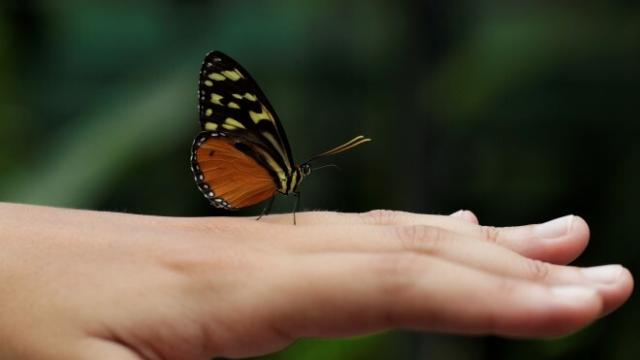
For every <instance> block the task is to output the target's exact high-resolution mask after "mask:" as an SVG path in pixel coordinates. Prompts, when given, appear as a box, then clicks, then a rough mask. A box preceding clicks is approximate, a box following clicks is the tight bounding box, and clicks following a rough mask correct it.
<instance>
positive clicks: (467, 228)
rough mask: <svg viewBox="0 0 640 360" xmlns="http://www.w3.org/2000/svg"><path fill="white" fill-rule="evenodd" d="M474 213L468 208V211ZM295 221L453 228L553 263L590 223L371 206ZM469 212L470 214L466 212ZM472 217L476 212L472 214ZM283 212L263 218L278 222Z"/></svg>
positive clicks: (577, 247) (571, 254)
mask: <svg viewBox="0 0 640 360" xmlns="http://www.w3.org/2000/svg"><path fill="white" fill-rule="evenodd" d="M469 213H470V214H471V215H473V214H472V213H471V212H469ZM297 216H298V219H299V220H298V224H302V225H304V224H306V225H323V226H324V225H429V226H435V227H440V228H443V229H446V230H449V231H455V232H458V233H460V234H464V235H467V236H470V237H472V238H473V239H478V240H483V241H487V242H493V243H496V244H498V245H500V246H504V247H506V248H508V249H511V250H513V251H516V252H518V253H519V254H521V255H523V256H526V257H529V258H532V259H537V260H541V261H546V262H550V263H554V264H567V263H569V262H571V261H573V260H574V259H575V258H577V257H578V256H579V255H580V254H581V253H582V251H584V249H585V248H586V246H587V244H588V242H589V226H588V225H587V223H586V222H585V221H584V220H583V219H582V218H580V217H579V216H574V215H569V216H565V217H561V218H558V219H555V220H551V221H548V222H546V223H543V224H536V225H525V226H515V227H504V228H499V227H492V226H477V225H475V224H472V223H469V222H466V221H460V219H459V218H457V217H453V216H441V215H425V214H413V213H408V212H402V211H391V210H374V211H370V212H366V213H361V214H350V213H336V212H306V213H300V214H298V215H297ZM465 216H470V215H465ZM474 217H475V216H474ZM282 220H283V217H282V215H273V216H270V217H268V218H266V221H267V222H272V223H281V222H282Z"/></svg>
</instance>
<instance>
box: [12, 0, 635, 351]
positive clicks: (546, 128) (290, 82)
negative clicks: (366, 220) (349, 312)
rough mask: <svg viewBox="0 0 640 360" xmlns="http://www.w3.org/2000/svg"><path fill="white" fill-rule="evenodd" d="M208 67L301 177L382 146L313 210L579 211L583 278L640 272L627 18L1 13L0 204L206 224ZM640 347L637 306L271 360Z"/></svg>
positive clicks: (565, 11) (495, 221) (164, 7)
mask: <svg viewBox="0 0 640 360" xmlns="http://www.w3.org/2000/svg"><path fill="white" fill-rule="evenodd" d="M212 49H219V50H223V51H225V52H227V53H228V54H230V55H232V56H233V57H235V58H236V59H237V60H238V61H239V62H241V63H242V64H243V65H244V66H245V67H246V68H248V69H249V70H250V71H251V72H252V74H253V75H254V77H255V78H256V79H257V80H258V81H259V82H260V84H261V85H262V88H263V89H264V90H265V92H266V93H267V94H268V96H269V97H270V100H271V102H272V103H273V105H274V106H275V107H276V109H277V110H278V112H279V115H280V117H281V119H282V121H283V123H284V127H285V128H286V130H287V133H288V135H289V141H290V142H291V145H292V148H293V151H294V155H295V157H296V159H297V160H298V161H301V160H304V159H305V158H307V157H309V156H310V155H312V154H314V153H316V152H319V151H322V150H325V149H326V148H328V147H330V146H333V145H336V144H338V143H340V142H341V141H343V140H346V139H349V138H351V137H352V136H353V135H356V134H360V133H362V134H365V135H368V136H370V137H372V138H373V139H374V142H373V143H371V144H367V145H365V146H363V147H362V148H359V149H357V150H355V151H353V152H350V153H348V154H345V155H341V156H340V157H339V158H335V159H334V162H335V163H337V164H338V165H339V166H340V167H341V169H342V170H341V171H332V170H323V171H321V172H318V173H316V174H314V176H313V177H311V178H310V179H308V180H307V181H305V183H304V184H303V186H302V191H303V195H304V196H303V207H304V208H305V209H335V210H340V211H363V210H369V209H373V208H390V209H402V210H408V211H417V212H430V213H449V212H452V211H455V210H458V209H461V208H464V209H472V210H474V211H475V212H476V214H478V216H479V217H480V219H481V221H482V222H483V223H486V224H491V225H510V224H523V223H532V222H539V221H544V220H547V219H550V218H552V217H555V216H560V215H564V214H567V213H575V214H579V215H581V216H583V217H584V218H585V219H587V221H588V222H589V224H590V225H591V228H592V240H591V244H590V246H589V248H588V250H587V251H586V253H585V254H584V256H582V257H581V259H580V260H579V261H578V262H577V263H578V264H581V265H597V264H604V263H622V264H624V265H626V266H627V267H629V268H630V269H631V270H632V271H633V272H634V273H636V274H637V273H638V270H639V269H640V256H639V255H638V252H639V251H640V249H639V247H638V245H637V243H638V239H637V229H638V220H637V218H636V216H637V215H636V213H637V207H635V206H634V205H637V202H638V201H639V200H640V194H639V193H640V190H639V189H640V186H639V185H640V166H639V165H640V125H639V123H638V108H639V104H640V101H639V100H640V90H639V86H638V85H639V84H640V3H638V2H637V1H632V0H628V1H581V2H574V1H516V2H514V1H499V0H474V1H472V0H463V1H445V0H441V1H435V0H432V1H417V0H412V1H365V0H360V1H338V0H324V1H304V2H303V1H293V0H289V1H251V2H249V1H236V2H231V1H195V0H191V1H177V0H174V1H169V0H164V1H157V0H156V1H137V2H125V1H112V2H106V1H102V2H97V1H96V2H91V1H80V0H75V1H55V0H48V1H47V0H42V1H4V2H2V4H0V102H1V104H0V169H1V171H2V172H1V174H2V176H1V177H0V200H2V201H15V202H26V203H33V204H47V205H57V206H66V207H80V208H89V209H103V210H112V211H126V212H133V213H144V214H161V215H172V216H203V215H213V214H220V212H217V211H215V210H214V209H212V208H211V207H209V206H208V205H207V203H206V201H205V200H204V198H203V197H202V196H201V194H200V193H199V192H198V190H197V189H196V187H195V184H194V183H193V180H192V176H191V173H190V170H189V163H188V157H189V149H190V145H191V141H192V138H193V136H194V135H195V134H196V133H197V132H198V122H197V114H196V80H197V74H198V71H199V66H200V63H201V61H202V57H203V55H204V54H205V53H206V52H207V51H209V50H212ZM292 207H293V201H292V199H289V198H282V197H281V198H279V199H278V200H277V201H276V211H287V212H288V211H290V210H291V208H292ZM259 211H260V207H258V208H253V209H250V210H249V211H246V212H242V213H239V214H240V215H248V214H257V213H258V212H259ZM634 310H635V311H634ZM639 340H640V303H639V301H638V299H637V297H635V298H632V299H631V301H630V302H629V303H628V304H626V305H625V306H624V307H623V308H622V309H621V310H620V311H618V312H616V313H614V314H612V315H610V316H608V317H607V318H605V319H603V320H600V321H598V322H597V323H596V324H594V325H592V326H590V327H589V328H587V329H586V330H584V331H581V332H579V333H577V334H575V335H572V336H569V337H565V338H562V339H557V340H546V341H528V340H504V339H499V338H495V337H477V338H472V337H452V336H444V335H434V334H422V333H413V332H393V333H387V334H382V335H376V336H372V337H366V338H360V339H353V340H341V341H331V340H316V341H311V340H309V341H302V342H300V343H298V344H296V345H294V346H293V347H291V348H289V349H287V350H286V351H283V352H281V353H279V354H275V355H272V356H270V357H269V358H270V359H391V358H393V359H540V358H544V359H585V358H592V359H593V358H600V359H604V358H606V359H640V341H639Z"/></svg>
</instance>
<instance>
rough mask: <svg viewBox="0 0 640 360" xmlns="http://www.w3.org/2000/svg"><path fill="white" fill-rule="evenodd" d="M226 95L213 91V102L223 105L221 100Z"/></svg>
mask: <svg viewBox="0 0 640 360" xmlns="http://www.w3.org/2000/svg"><path fill="white" fill-rule="evenodd" d="M223 97H224V96H222V95H218V94H216V93H211V103H213V104H216V105H220V106H222V103H221V102H220V100H222V98H223Z"/></svg>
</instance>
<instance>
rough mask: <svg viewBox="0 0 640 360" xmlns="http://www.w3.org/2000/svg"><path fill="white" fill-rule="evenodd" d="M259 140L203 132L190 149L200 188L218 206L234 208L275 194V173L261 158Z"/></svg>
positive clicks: (192, 167)
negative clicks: (254, 141)
mask: <svg viewBox="0 0 640 360" xmlns="http://www.w3.org/2000/svg"><path fill="white" fill-rule="evenodd" d="M260 151H264V150H263V149H262V148H261V145H260V144H256V143H252V142H251V141H250V140H248V139H246V138H244V137H242V136H233V135H232V136H229V135H227V134H226V133H225V132H209V131H205V132H202V133H200V134H199V135H198V136H197V137H196V139H195V141H194V142H193V147H192V150H191V170H192V171H193V174H194V176H195V179H196V183H197V185H198V188H199V189H200V191H201V192H202V194H204V196H205V197H206V198H207V199H208V200H209V202H210V203H211V204H212V205H213V206H215V207H218V208H223V209H227V210H234V209H239V208H243V207H246V206H251V205H253V204H257V203H259V202H261V201H264V200H266V199H268V198H271V197H273V196H274V195H275V192H276V191H277V189H276V182H275V179H274V176H275V174H274V173H273V172H271V171H269V168H268V167H266V166H265V164H264V160H263V159H262V158H261V154H260Z"/></svg>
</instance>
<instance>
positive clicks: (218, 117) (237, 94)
mask: <svg viewBox="0 0 640 360" xmlns="http://www.w3.org/2000/svg"><path fill="white" fill-rule="evenodd" d="M198 96H199V102H198V111H199V115H200V125H201V126H202V129H203V130H205V131H219V132H224V133H227V134H228V135H229V136H234V135H237V136H241V137H242V138H243V139H246V140H247V141H249V142H250V143H253V144H259V145H261V148H262V149H264V150H265V151H266V152H267V153H268V155H269V156H268V157H269V158H270V159H271V160H273V161H268V165H269V166H271V167H272V170H273V171H274V172H275V173H277V175H278V185H277V186H278V188H279V190H281V191H283V192H285V193H286V192H287V187H288V184H287V179H288V178H290V175H291V174H292V171H293V170H294V166H293V157H292V156H291V148H290V147H289V142H288V140H287V136H286V134H285V132H284V129H283V128H282V124H280V120H279V119H278V116H277V114H276V112H275V110H274V109H273V107H272V106H271V104H270V103H269V100H267V97H266V96H265V95H264V93H263V92H262V90H261V89H260V87H259V86H258V84H257V83H256V82H255V81H254V80H253V78H252V77H251V75H249V72H247V71H246V70H245V69H244V68H243V67H242V66H241V65H240V64H238V63H237V62H236V61H235V60H233V59H231V58H230V57H229V56H227V55H225V54H223V53H221V52H219V51H213V52H210V53H209V54H207V56H206V57H205V59H204V62H203V63H202V69H201V71H200V82H199V89H198Z"/></svg>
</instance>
